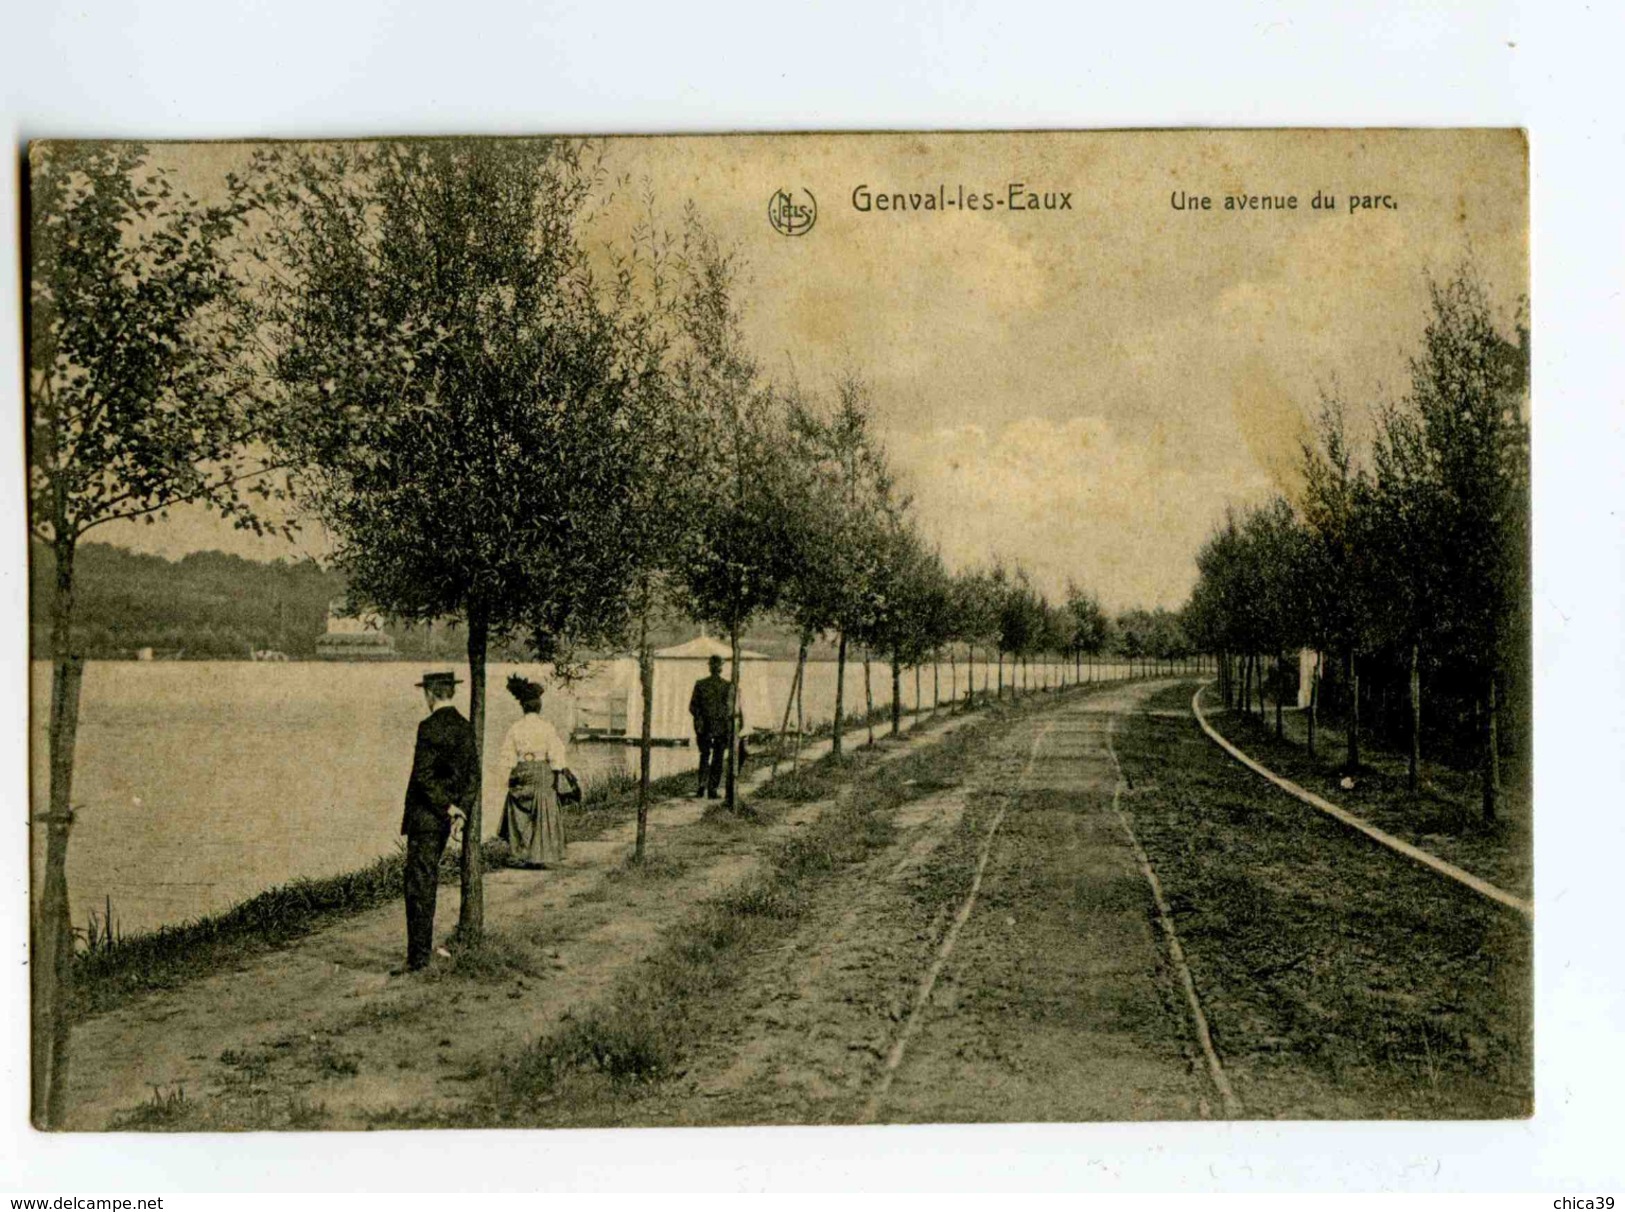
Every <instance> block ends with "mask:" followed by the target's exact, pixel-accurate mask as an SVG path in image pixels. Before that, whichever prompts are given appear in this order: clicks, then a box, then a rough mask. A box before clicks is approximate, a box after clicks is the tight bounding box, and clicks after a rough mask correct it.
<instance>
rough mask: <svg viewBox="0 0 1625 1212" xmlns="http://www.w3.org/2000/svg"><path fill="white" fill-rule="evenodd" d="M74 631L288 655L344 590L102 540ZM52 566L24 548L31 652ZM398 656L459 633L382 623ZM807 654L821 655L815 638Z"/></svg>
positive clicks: (779, 650)
mask: <svg viewBox="0 0 1625 1212" xmlns="http://www.w3.org/2000/svg"><path fill="white" fill-rule="evenodd" d="M75 567H76V571H77V585H78V596H79V609H78V616H79V623H78V629H79V634H80V636H81V637H82V638H83V641H84V653H85V655H86V656H87V657H89V658H90V659H92V660H119V659H126V660H127V659H131V658H133V657H135V655H136V653H137V652H138V651H140V650H141V649H143V648H151V649H152V650H153V653H154V655H156V656H159V657H183V658H188V659H196V660H205V659H212V660H234V659H235V660H248V659H249V658H250V656H251V654H252V653H254V652H255V651H260V650H266V649H271V650H274V651H277V652H282V653H286V654H287V655H288V656H289V657H292V658H294V659H300V658H311V657H314V656H315V655H316V639H317V637H318V636H320V635H322V634H323V632H324V631H325V630H326V628H327V608H328V604H329V603H330V602H333V601H336V600H339V599H342V598H343V597H344V592H345V585H344V578H343V576H342V575H340V574H339V573H337V572H333V571H331V570H328V569H324V568H322V567H321V565H319V564H317V563H316V562H315V561H314V560H299V561H291V560H277V561H272V562H265V561H260V560H248V559H244V558H243V557H241V556H235V555H227V554H226V553H224V552H219V551H199V552H193V553H192V554H190V555H185V556H182V557H181V558H180V559H178V560H168V559H165V558H164V557H163V556H156V555H142V554H139V553H137V552H133V551H129V550H127V549H125V548H122V547H115V546H112V545H111V544H108V543H86V544H84V545H83V546H81V547H80V548H79V554H78V556H77V560H76V565H75ZM54 573H55V569H54V565H53V560H52V556H51V551H50V549H49V548H48V547H45V546H43V545H41V544H38V543H35V544H32V545H31V549H30V575H31V578H32V580H31V590H32V592H31V595H30V622H31V626H30V643H31V651H32V653H33V655H34V656H35V657H37V658H41V659H45V658H49V657H50V655H51V628H50V604H51V594H52V593H53V592H54V587H55V575H54ZM651 630H652V632H653V639H654V642H655V644H656V646H657V647H658V646H664V645H667V644H674V643H678V642H680V641H682V640H685V639H688V638H689V637H690V636H692V635H694V634H695V631H696V630H697V629H696V628H695V627H694V626H693V625H692V624H685V623H681V622H676V623H667V624H665V625H662V626H659V627H655V628H652V629H651ZM385 631H387V632H388V633H389V635H390V636H392V637H393V638H394V641H395V653H396V655H397V656H398V657H400V658H401V659H403V660H413V659H420V658H421V659H428V660H436V661H448V660H450V661H455V660H461V659H463V657H464V656H465V647H464V645H465V643H466V640H465V637H464V635H463V633H462V630H461V628H459V627H457V626H455V625H454V624H437V625H436V626H435V627H433V628H432V629H431V628H427V627H424V626H421V625H420V626H414V627H408V626H404V625H399V624H387V625H386V626H385ZM745 646H746V647H747V648H751V649H754V650H755V651H758V652H762V653H766V654H768V655H771V656H780V657H794V656H795V651H796V640H795V636H794V634H793V632H791V631H790V630H789V629H786V628H781V627H773V626H767V627H761V628H756V629H753V630H752V631H751V632H750V633H749V634H748V635H747V636H746V637H745ZM491 655H492V658H493V659H496V660H502V659H515V660H523V659H524V653H523V652H520V651H515V652H513V653H511V654H502V653H497V652H493V653H492V654H491ZM815 655H818V656H823V655H826V654H825V653H824V651H823V648H822V646H820V647H819V648H817V649H815Z"/></svg>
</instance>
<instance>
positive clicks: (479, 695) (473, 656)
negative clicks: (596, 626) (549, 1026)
mask: <svg viewBox="0 0 1625 1212" xmlns="http://www.w3.org/2000/svg"><path fill="white" fill-rule="evenodd" d="M490 638H491V623H490V618H489V616H488V615H487V614H486V611H485V607H484V606H482V605H478V604H474V603H471V604H470V605H469V608H468V722H469V723H470V724H471V725H473V728H474V790H473V791H472V792H470V793H469V797H468V798H469V800H470V802H469V803H467V804H459V805H458V807H460V808H461V809H462V810H463V855H462V903H461V905H460V906H459V907H458V912H457V937H458V938H460V939H462V940H463V941H464V942H473V941H474V940H475V939H478V938H479V937H480V936H481V935H482V934H483V933H484V932H485V862H484V855H483V853H482V852H481V849H480V839H481V838H483V837H484V836H485V834H484V832H483V830H482V827H481V823H480V818H481V812H480V808H481V805H482V803H483V801H484V799H485V792H484V788H483V787H482V786H481V785H480V784H481V773H482V772H483V771H484V769H485V653H486V648H487V646H488V645H489V643H490Z"/></svg>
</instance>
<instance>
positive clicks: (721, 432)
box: [676, 228, 796, 811]
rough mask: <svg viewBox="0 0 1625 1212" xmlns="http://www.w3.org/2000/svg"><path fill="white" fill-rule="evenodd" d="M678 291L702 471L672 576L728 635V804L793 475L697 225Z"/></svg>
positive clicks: (729, 262)
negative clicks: (752, 659)
mask: <svg viewBox="0 0 1625 1212" xmlns="http://www.w3.org/2000/svg"><path fill="white" fill-rule="evenodd" d="M691 246H692V252H691V255H690V258H689V275H688V284H687V288H686V290H685V292H684V295H683V300H682V304H681V307H682V324H683V330H684V334H685V341H686V348H685V350H684V352H683V354H682V356H681V357H680V358H679V359H678V361H677V372H676V382H677V390H678V391H679V392H681V393H682V395H683V396H684V397H685V398H686V399H687V400H688V401H689V404H690V407H691V408H692V410H693V413H694V415H695V416H696V418H697V421H696V426H697V430H698V439H699V446H700V449H701V451H702V454H701V455H700V466H701V468H702V472H703V474H702V476H701V478H700V481H699V490H698V491H697V492H696V493H695V496H694V507H693V515H692V518H691V524H690V525H689V526H688V527H687V528H686V535H685V539H684V544H683V548H684V550H683V556H682V560H681V563H680V569H679V580H680V582H681V584H682V586H683V591H684V596H685V600H686V601H687V604H688V609H689V612H690V613H691V614H692V615H693V616H694V617H695V618H697V619H699V620H701V621H702V622H707V623H712V624H714V625H716V626H718V627H719V628H721V629H722V630H724V631H725V632H726V633H727V635H728V642H729V647H730V649H731V650H732V657H733V664H732V669H731V674H732V682H731V692H730V695H729V699H730V703H729V708H730V709H729V712H728V757H727V765H726V767H725V770H726V781H727V800H726V802H727V807H728V809H729V810H730V811H731V810H733V809H735V808H736V807H737V803H738V797H737V775H738V753H739V738H738V726H739V674H740V669H739V665H740V657H739V637H740V633H741V632H743V631H744V629H745V628H746V627H747V626H748V625H749V624H750V622H751V620H752V619H754V618H755V617H757V616H758V615H760V614H762V613H763V612H766V611H770V610H773V609H774V608H775V607H777V606H778V605H779V603H780V601H781V599H782V597H783V595H784V592H785V589H786V586H788V585H789V583H790V582H791V580H792V578H793V575H794V572H795V566H794V560H795V540H796V525H795V519H796V510H795V507H794V505H793V503H792V502H793V500H794V497H795V486H796V477H795V473H794V466H793V464H792V463H791V462H790V460H789V459H788V458H787V455H786V451H787V446H788V441H789V434H788V427H787V425H786V422H785V419H784V415H783V408H782V407H781V402H780V401H779V399H778V398H777V397H776V395H775V394H774V393H773V392H771V391H770V390H767V389H766V388H765V387H764V386H763V385H762V384H761V383H760V382H759V381H758V375H757V368H756V363H755V361H754V359H752V357H751V356H750V354H749V351H748V350H747V348H746V344H745V339H744V335H743V332H742V331H741V327H740V316H739V312H738V308H737V305H736V303H735V301H734V289H735V284H736V280H737V277H738V273H739V266H738V263H737V260H736V258H735V256H734V255H733V254H731V253H728V252H725V251H724V250H723V249H722V248H721V247H720V246H719V245H718V243H717V241H716V239H715V238H714V237H713V236H711V235H710V234H709V233H707V232H704V231H701V230H699V229H697V228H696V229H695V231H694V232H693V233H692V240H691Z"/></svg>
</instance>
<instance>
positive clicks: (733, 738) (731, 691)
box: [722, 623, 771, 812]
mask: <svg viewBox="0 0 1625 1212" xmlns="http://www.w3.org/2000/svg"><path fill="white" fill-rule="evenodd" d="M728 650H729V653H730V655H731V656H732V658H733V666H732V668H730V669H729V671H728V756H727V758H726V759H725V763H724V765H723V767H722V769H723V772H724V777H725V778H726V779H727V781H728V790H727V795H726V796H725V797H724V801H723V802H724V805H725V806H726V807H727V809H728V811H729V812H733V811H735V810H736V809H737V808H738V806H739V624H737V623H734V624H732V625H730V626H729V628H728ZM770 726H771V725H770Z"/></svg>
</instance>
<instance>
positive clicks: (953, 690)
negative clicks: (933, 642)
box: [948, 644, 959, 715]
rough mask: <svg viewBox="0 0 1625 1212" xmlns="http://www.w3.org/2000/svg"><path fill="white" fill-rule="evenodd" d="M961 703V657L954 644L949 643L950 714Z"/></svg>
mask: <svg viewBox="0 0 1625 1212" xmlns="http://www.w3.org/2000/svg"><path fill="white" fill-rule="evenodd" d="M958 703H959V658H958V657H957V656H955V655H954V649H953V645H952V644H950V645H948V714H950V715H952V714H953V711H954V708H955V706H957V705H958Z"/></svg>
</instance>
